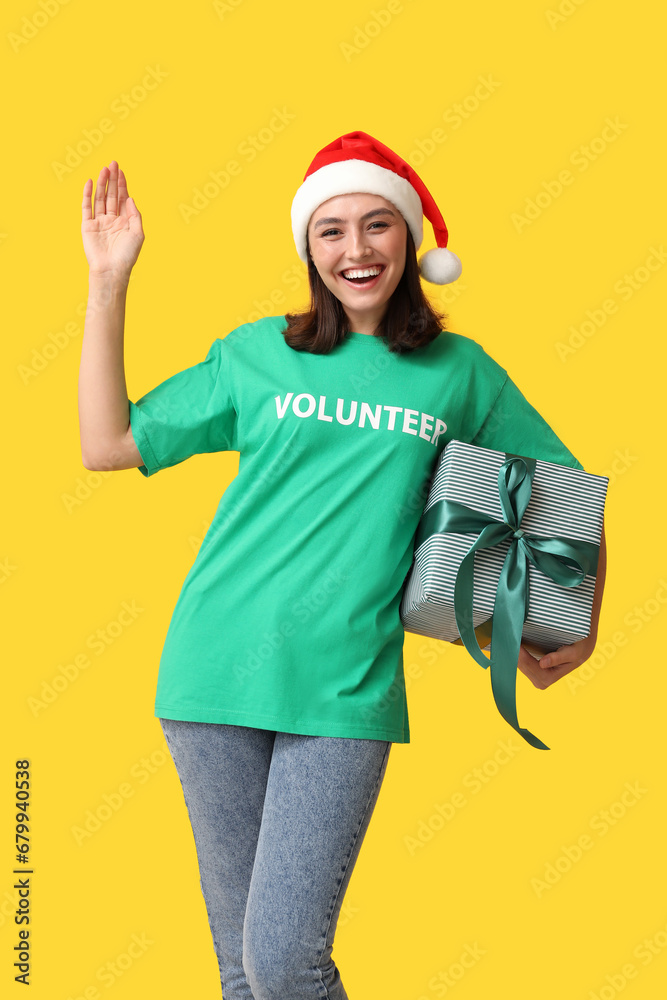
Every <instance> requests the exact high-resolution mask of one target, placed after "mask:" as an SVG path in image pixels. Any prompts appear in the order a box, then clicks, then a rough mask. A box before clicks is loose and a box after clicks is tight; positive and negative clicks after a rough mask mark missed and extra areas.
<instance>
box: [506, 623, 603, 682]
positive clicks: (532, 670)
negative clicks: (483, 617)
mask: <svg viewBox="0 0 667 1000" xmlns="http://www.w3.org/2000/svg"><path fill="white" fill-rule="evenodd" d="M595 643H596V637H595V636H592V635H587V636H586V638H585V639H579V641H578V642H573V643H572V645H571V646H560V647H559V648H558V649H555V650H553V652H551V653H545V654H544V656H543V657H542V658H541V659H540V660H538V659H536V658H535V657H534V656H533V655H532V654H531V653H529V652H528V650H527V649H526V647H525V646H524V645H523V644H522V645H521V647H520V648H519V662H518V664H517V666H518V669H519V670H520V671H521V672H522V673H523V674H525V675H526V677H528V678H529V679H530V680H531V681H532V682H533V684H534V685H535V687H537V688H540V690H544V689H545V688H548V687H549V685H550V684H553V683H554V682H555V681H558V680H560V679H561V677H564V676H565V674H569V673H570V672H571V671H572V670H576V668H577V667H580V666H581V664H582V663H584V662H585V661H586V660H587V659H588V657H589V656H591V654H592V653H593V650H594V649H595Z"/></svg>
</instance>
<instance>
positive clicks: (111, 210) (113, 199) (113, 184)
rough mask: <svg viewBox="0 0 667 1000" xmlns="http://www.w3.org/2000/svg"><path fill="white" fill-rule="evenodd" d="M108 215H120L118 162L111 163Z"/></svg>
mask: <svg viewBox="0 0 667 1000" xmlns="http://www.w3.org/2000/svg"><path fill="white" fill-rule="evenodd" d="M107 215H118V162H117V160H112V161H111V163H110V164H109V186H108V188H107Z"/></svg>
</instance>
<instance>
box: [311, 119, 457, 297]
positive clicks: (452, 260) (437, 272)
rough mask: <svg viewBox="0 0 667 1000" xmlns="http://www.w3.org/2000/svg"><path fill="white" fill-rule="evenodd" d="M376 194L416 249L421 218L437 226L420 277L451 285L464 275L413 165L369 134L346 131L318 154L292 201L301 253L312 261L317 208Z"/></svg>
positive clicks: (445, 231) (437, 213)
mask: <svg viewBox="0 0 667 1000" xmlns="http://www.w3.org/2000/svg"><path fill="white" fill-rule="evenodd" d="M357 192H360V193H363V194H377V195H380V196H381V197H382V198H386V199H387V201H390V202H391V203H392V204H393V205H395V206H396V208H397V209H398V210H399V212H400V213H401V215H402V216H403V218H404V219H405V221H406V223H407V225H408V228H409V229H410V233H411V234H412V239H413V240H414V244H415V249H419V247H420V246H421V243H422V238H423V226H422V216H424V215H425V216H426V218H427V219H428V221H429V222H430V223H431V225H432V226H433V232H434V233H435V241H436V244H437V248H436V249H435V250H427V252H426V253H424V254H422V256H421V257H420V258H419V271H420V274H421V276H422V277H423V278H424V279H425V280H426V281H430V282H432V283H433V284H435V285H447V284H449V282H450V281H456V279H457V278H458V277H459V275H460V274H461V270H462V268H461V261H460V260H459V258H458V257H457V256H456V254H455V253H452V251H451V250H448V249H447V240H448V233H447V227H446V225H445V222H444V219H443V218H442V215H441V214H440V210H439V209H438V206H437V205H436V203H435V202H434V200H433V198H432V197H431V195H430V194H429V192H428V190H427V188H426V185H425V184H424V182H423V181H422V180H421V178H420V177H418V175H417V174H416V173H415V171H414V170H413V169H412V167H411V166H410V164H409V163H406V161H405V160H403V159H402V158H401V157H400V156H397V155H396V153H394V152H393V151H392V150H391V149H389V147H388V146H385V145H383V144H382V143H381V142H378V140H377V139H374V138H373V137H372V136H371V135H368V133H367V132H347V133H346V134H345V135H341V136H339V138H338V139H334V141H333V142H330V143H329V145H328V146H325V147H324V148H323V149H321V150H320V151H319V153H317V155H316V156H315V158H314V160H313V161H312V163H311V164H310V166H309V167H308V170H307V171H306V174H305V177H304V179H303V183H302V184H301V187H300V188H299V189H298V191H297V192H296V194H295V196H294V200H293V202H292V232H293V234H294V242H295V243H296V249H297V253H298V254H299V257H300V258H301V260H302V261H304V262H305V263H307V262H308V250H307V243H306V234H307V231H308V223H309V221H310V217H311V216H312V214H313V212H314V211H315V209H316V208H317V207H318V206H319V205H321V204H322V202H325V201H328V199H329V198H335V197H336V196H337V195H341V194H356V193H357Z"/></svg>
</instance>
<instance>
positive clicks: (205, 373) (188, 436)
mask: <svg viewBox="0 0 667 1000" xmlns="http://www.w3.org/2000/svg"><path fill="white" fill-rule="evenodd" d="M230 353H231V352H230V348H229V347H228V346H227V345H225V338H218V339H216V340H214V341H213V343H212V344H211V347H210V349H209V352H208V354H207V355H206V357H205V358H204V360H203V361H200V362H199V363H198V364H195V365H192V366H191V367H190V368H186V369H185V370H184V371H181V372H178V373H177V374H176V375H172V376H171V377H170V378H168V379H166V380H165V381H164V382H161V383H160V385H158V386H156V387H155V388H154V389H151V391H150V392H147V393H146V394H145V395H143V396H142V397H141V398H140V399H137V401H136V402H132V400H130V401H129V403H130V427H131V430H132V436H133V437H134V441H135V444H136V446H137V448H138V449H139V453H140V455H141V458H142V459H143V462H144V464H143V465H139V466H137V468H138V469H139V472H141V473H142V475H144V476H152V475H154V473H156V472H159V471H160V469H167V468H169V467H170V466H172V465H178V463H179V462H183V461H185V459H186V458H190V456H191V455H200V454H203V453H206V452H213V451H236V450H238V449H237V447H236V444H237V441H236V409H235V407H234V401H233V398H232V386H231V378H230V363H229V362H230Z"/></svg>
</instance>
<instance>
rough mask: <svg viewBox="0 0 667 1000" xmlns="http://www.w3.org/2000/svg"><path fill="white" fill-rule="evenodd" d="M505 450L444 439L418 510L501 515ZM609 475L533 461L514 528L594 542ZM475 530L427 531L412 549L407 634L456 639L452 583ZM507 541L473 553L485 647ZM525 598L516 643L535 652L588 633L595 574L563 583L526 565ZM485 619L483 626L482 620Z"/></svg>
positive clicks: (404, 613)
mask: <svg viewBox="0 0 667 1000" xmlns="http://www.w3.org/2000/svg"><path fill="white" fill-rule="evenodd" d="M506 458H507V455H506V453H505V452H502V451H495V450H492V449H489V448H479V447H477V446H475V445H470V444H465V443H464V442H462V441H456V440H453V441H450V442H449V443H448V444H447V445H446V447H445V448H444V450H443V452H442V454H441V455H440V458H439V460H438V464H437V466H436V470H435V473H434V476H433V479H432V481H431V487H430V490H429V494H428V498H427V501H426V505H425V507H424V513H425V512H426V511H427V510H429V509H430V508H431V507H432V505H433V504H435V503H436V502H437V501H439V500H443V499H445V500H453V501H456V502H458V503H461V504H464V505H465V506H466V507H471V508H473V509H474V510H477V511H481V512H483V513H485V514H489V515H491V516H493V517H494V518H497V519H498V520H499V521H503V511H502V507H501V503H500V495H499V492H498V472H499V469H500V467H501V465H502V464H503V462H504V461H505V459H506ZM608 484H609V479H608V478H607V477H606V476H596V475H592V474H591V473H588V472H583V471H582V470H580V469H571V468H569V467H567V466H564V465H556V464H554V463H553V462H542V461H540V460H539V459H538V460H537V462H536V466H535V475H534V479H533V485H532V493H531V496H530V500H529V502H528V506H527V507H526V510H525V513H524V516H523V518H522V520H521V528H522V529H523V530H524V531H525V532H526V533H527V534H531V535H536V536H541V537H550V536H561V537H566V538H572V539H578V540H582V541H587V542H591V543H593V544H595V545H599V544H600V537H601V533H602V521H603V516H604V505H605V500H606V493H607V486H608ZM477 537H478V534H476V533H472V532H471V533H465V534H457V533H454V532H447V533H444V534H432V535H431V536H430V537H428V538H426V539H424V541H423V542H422V543H421V544H420V545H419V546H418V547H417V548H416V549H415V551H414V557H413V562H412V566H411V568H410V570H409V572H408V574H407V575H406V579H405V583H404V587H403V594H402V599H401V604H400V611H399V613H400V617H401V621H402V623H403V627H404V629H405V630H406V631H408V632H415V633H417V634H418V635H426V636H431V637H433V638H436V639H444V640H446V641H449V642H457V641H458V642H459V643H460V641H461V640H460V638H459V630H458V628H457V625H456V618H455V614H454V584H455V581H456V575H457V572H458V568H459V565H460V563H461V560H462V559H463V557H464V556H465V555H466V553H467V552H468V550H469V548H470V546H471V545H472V544H473V542H474V541H475V539H476V538H477ZM509 547H510V540H509V539H505V540H504V541H502V542H500V543H499V544H498V545H496V546H494V547H493V548H490V549H481V550H479V551H477V552H475V557H474V562H475V565H474V584H473V587H474V590H473V595H474V596H473V609H472V611H473V614H472V624H473V627H474V628H475V629H476V630H477V629H478V626H482V628H481V629H479V631H478V632H477V634H478V640H479V644H480V646H481V647H482V648H483V649H485V650H488V649H489V646H490V642H489V639H490V634H491V627H492V621H491V619H492V615H493V609H494V602H495V595H496V589H497V586H498V581H499V578H500V573H501V570H502V566H503V562H504V561H505V556H506V554H507V551H508V549H509ZM528 587H529V603H528V615H527V617H526V620H525V622H524V627H523V633H522V642H523V643H524V644H525V645H526V646H527V647H528V648H529V650H530V651H531V652H532V653H533V654H534V655H536V656H538V658H539V656H540V655H541V654H542V653H546V652H548V651H549V650H553V649H557V648H558V647H559V646H562V645H569V644H571V643H573V642H576V641H577V640H579V639H582V638H584V637H585V636H587V635H588V634H589V632H590V622H591V610H592V605H593V595H594V591H595V576H592V575H586V576H585V577H584V579H583V581H582V582H581V583H580V584H579V585H578V586H576V587H565V586H561V585H559V584H557V583H555V582H554V581H553V580H551V579H549V578H548V577H547V576H545V575H544V574H543V573H542V572H541V571H540V570H539V569H538V568H537V567H536V566H535V565H534V564H533V563H529V565H528ZM485 623H486V628H484V627H483V626H484V624H485Z"/></svg>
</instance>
